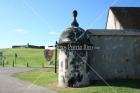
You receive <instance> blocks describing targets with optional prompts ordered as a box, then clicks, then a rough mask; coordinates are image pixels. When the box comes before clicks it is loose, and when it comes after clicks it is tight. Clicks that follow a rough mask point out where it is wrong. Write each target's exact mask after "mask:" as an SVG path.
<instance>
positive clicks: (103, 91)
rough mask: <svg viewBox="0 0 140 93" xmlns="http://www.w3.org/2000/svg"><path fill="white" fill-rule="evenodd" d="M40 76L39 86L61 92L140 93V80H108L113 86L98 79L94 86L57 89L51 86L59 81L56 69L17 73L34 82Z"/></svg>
mask: <svg viewBox="0 0 140 93" xmlns="http://www.w3.org/2000/svg"><path fill="white" fill-rule="evenodd" d="M39 76H40V78H39V79H38V80H37V81H36V82H35V83H34V84H36V85H38V86H43V87H47V88H51V89H53V90H56V91H58V92H59V93H115V92H114V90H115V91H116V93H140V80H133V79H129V80H107V82H108V83H109V84H110V86H111V88H110V87H109V86H107V85H106V84H105V83H104V82H103V81H98V82H97V83H96V84H94V85H93V86H89V87H81V88H71V89H65V90H64V89H56V88H52V87H50V86H49V84H53V83H54V82H58V80H57V79H58V74H56V73H54V71H47V69H46V71H42V70H32V71H27V72H22V73H18V74H16V77H18V78H19V79H21V80H24V81H27V82H30V83H33V82H34V81H35V80H36V79H37V78H38V77H39Z"/></svg>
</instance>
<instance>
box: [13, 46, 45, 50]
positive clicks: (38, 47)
mask: <svg viewBox="0 0 140 93" xmlns="http://www.w3.org/2000/svg"><path fill="white" fill-rule="evenodd" d="M12 48H37V49H45V46H35V45H15V46H12Z"/></svg>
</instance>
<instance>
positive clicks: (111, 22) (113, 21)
mask: <svg viewBox="0 0 140 93" xmlns="http://www.w3.org/2000/svg"><path fill="white" fill-rule="evenodd" d="M106 29H123V27H122V26H121V24H120V22H119V21H118V20H117V18H116V17H115V15H114V14H113V12H112V10H111V9H109V12H108V19H107V25H106Z"/></svg>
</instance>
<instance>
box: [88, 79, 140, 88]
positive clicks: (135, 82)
mask: <svg viewBox="0 0 140 93" xmlns="http://www.w3.org/2000/svg"><path fill="white" fill-rule="evenodd" d="M106 82H107V83H108V84H109V85H110V86H113V87H130V88H136V89H140V79H114V80H106ZM90 86H108V85H107V84H106V83H105V82H104V81H102V80H92V81H91V82H90Z"/></svg>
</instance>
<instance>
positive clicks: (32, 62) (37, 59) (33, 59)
mask: <svg viewBox="0 0 140 93" xmlns="http://www.w3.org/2000/svg"><path fill="white" fill-rule="evenodd" d="M0 52H3V56H4V57H5V58H3V59H2V60H1V61H3V60H4V64H5V67H11V66H12V64H13V61H14V62H15V53H17V55H18V57H17V58H16V62H15V67H26V66H27V62H28V65H29V67H42V63H44V66H45V67H46V66H50V65H49V64H48V61H47V60H46V59H45V57H44V49H32V48H13V49H12V48H10V49H0ZM54 54H55V53H54ZM7 61H8V64H7ZM51 61H53V62H54V56H53V58H52V60H51ZM0 66H1V65H0ZM52 66H54V65H52Z"/></svg>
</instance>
